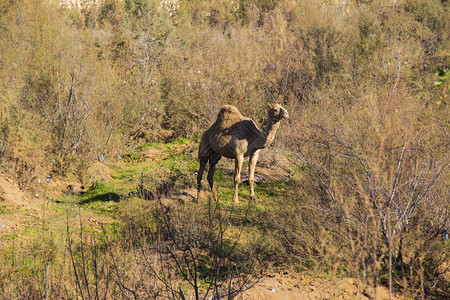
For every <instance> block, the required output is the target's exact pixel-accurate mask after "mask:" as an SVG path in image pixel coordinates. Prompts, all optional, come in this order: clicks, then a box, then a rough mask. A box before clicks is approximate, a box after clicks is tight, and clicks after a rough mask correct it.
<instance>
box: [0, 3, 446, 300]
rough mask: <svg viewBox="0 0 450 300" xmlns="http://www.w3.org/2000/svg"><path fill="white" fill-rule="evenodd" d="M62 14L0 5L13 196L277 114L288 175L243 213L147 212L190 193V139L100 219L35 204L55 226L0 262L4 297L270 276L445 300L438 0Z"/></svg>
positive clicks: (196, 293)
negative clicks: (230, 115) (299, 276)
mask: <svg viewBox="0 0 450 300" xmlns="http://www.w3.org/2000/svg"><path fill="white" fill-rule="evenodd" d="M58 2H59V1H51V0H29V1H27V0H5V1H1V2H0V163H1V171H2V173H8V174H9V176H11V177H12V178H13V179H14V180H15V181H16V182H17V183H18V184H20V186H21V187H22V188H23V189H27V190H30V191H33V193H35V192H39V193H45V190H44V191H43V190H41V189H42V188H41V185H39V184H38V178H42V177H43V176H44V177H45V176H50V175H51V176H52V177H53V178H79V180H82V179H83V178H84V177H85V174H86V172H87V170H88V169H89V167H90V166H91V165H92V162H93V161H94V160H101V159H102V158H106V159H107V161H108V160H109V161H111V160H113V158H116V157H117V156H118V155H120V156H121V157H127V159H128V160H129V161H130V163H134V164H135V165H137V164H138V162H141V161H142V160H145V158H143V157H142V156H141V154H139V153H134V152H135V151H136V150H135V149H137V148H136V147H139V146H142V145H143V144H145V143H151V142H157V141H160V142H161V141H163V142H167V143H169V142H172V141H174V140H177V139H179V138H180V137H183V138H186V137H188V138H189V139H193V138H195V137H198V136H199V135H200V134H201V133H202V131H203V130H205V129H206V128H207V127H208V125H209V124H210V123H211V122H212V121H213V120H214V119H215V117H216V114H217V112H218V110H219V108H220V106H222V105H223V104H232V105H235V106H237V107H238V108H239V110H240V111H241V112H242V114H244V115H248V116H251V117H252V118H254V119H255V120H257V121H258V122H259V124H261V123H262V121H263V120H264V118H265V114H266V107H267V103H271V102H274V101H277V102H278V103H280V104H282V105H283V106H284V107H286V108H287V110H288V111H289V114H290V119H289V121H287V122H286V124H284V125H283V126H282V128H281V130H280V132H279V133H278V135H277V138H276V141H275V142H274V145H272V147H275V148H276V149H277V151H278V152H281V151H282V152H283V153H285V154H286V157H287V159H289V161H290V163H291V165H292V167H291V169H290V170H289V172H290V174H291V176H290V179H289V180H283V181H277V182H276V183H267V184H266V185H263V186H262V187H260V188H259V189H260V190H259V191H257V194H258V195H261V199H260V200H259V204H257V205H255V206H252V205H249V206H248V207H247V206H246V205H243V206H241V207H233V206H232V205H231V204H230V203H229V202H227V201H223V203H225V204H223V205H222V204H215V205H212V204H211V203H208V204H207V203H203V204H201V205H193V204H191V203H190V202H189V201H187V202H186V204H185V205H172V204H171V205H169V204H167V203H165V202H164V201H162V200H155V201H153V200H149V199H148V198H158V197H159V195H161V194H164V193H167V192H168V191H172V190H177V189H178V190H182V189H187V188H192V187H194V183H193V178H194V176H193V175H192V173H193V167H192V166H193V164H194V165H195V163H194V162H195V154H196V153H195V152H196V149H195V147H197V143H196V142H195V143H194V142H193V140H190V142H189V143H188V144H189V145H190V146H189V147H187V148H186V149H188V150H189V151H188V150H183V151H182V153H176V160H175V162H174V164H172V162H170V165H169V162H168V165H165V166H161V165H158V168H164V167H165V171H164V172H166V173H164V174H162V173H161V174H162V175H161V174H160V173H157V174H159V175H155V176H153V177H152V176H147V177H146V176H145V174H144V171H143V170H141V169H139V171H137V169H136V172H137V173H138V174H143V175H142V176H141V177H140V178H137V177H136V176H135V177H133V179H132V180H134V181H133V182H132V183H131V184H132V185H133V186H134V187H136V186H138V187H140V188H138V192H139V191H140V192H143V191H145V193H143V194H142V193H141V194H139V195H137V196H135V197H130V196H129V194H128V191H126V192H124V190H123V189H126V188H124V187H122V188H119V191H117V190H114V188H111V190H105V191H104V192H102V196H103V197H106V196H108V197H109V198H108V199H106V198H102V199H101V200H102V201H109V200H114V201H116V200H117V201H118V199H120V200H121V201H120V204H121V206H119V208H117V207H114V216H113V219H114V221H111V220H109V221H108V222H105V223H104V224H103V225H101V226H100V225H98V226H95V225H93V224H90V223H89V224H85V222H84V221H83V220H84V219H83V218H84V217H82V213H81V208H82V207H85V206H83V205H86V203H87V202H89V201H91V200H89V199H91V198H85V200H82V201H78V202H77V201H72V202H71V204H70V205H69V204H67V205H66V204H64V205H62V204H61V203H60V202H61V201H62V202H65V201H68V200H67V197H66V198H64V199H63V200H58V201H55V199H53V200H51V201H50V202H48V203H50V204H49V207H52V209H53V210H54V211H59V212H56V213H55V214H56V215H58V214H59V216H60V218H59V219H58V220H60V221H61V220H64V222H60V223H58V224H59V225H60V226H59V227H58V228H55V226H54V225H52V224H51V220H50V221H48V220H46V219H45V218H43V219H42V224H41V225H40V226H39V228H38V229H36V230H37V231H38V233H36V234H35V235H33V239H32V240H31V241H30V242H29V244H27V246H26V247H23V248H20V249H18V248H17V247H15V246H14V245H15V244H14V243H13V245H11V246H10V247H9V248H7V249H6V250H5V251H2V253H1V254H0V297H2V298H3V297H4V298H5V299H6V298H8V299H12V298H24V299H32V298H33V299H34V298H35V299H41V298H45V299H48V298H53V299H61V298H67V299H73V298H81V299H91V298H94V299H100V298H101V299H108V298H133V297H134V298H157V297H168V298H180V299H183V298H184V297H188V296H192V297H197V298H207V297H211V296H212V297H213V298H220V297H233V296H235V295H237V294H239V293H240V292H242V291H243V290H244V289H245V288H246V287H248V286H249V285H251V282H254V280H255V278H258V276H259V275H260V274H262V273H263V272H264V271H265V270H267V269H270V270H273V269H278V268H279V269H289V270H290V271H292V272H304V271H307V272H310V273H311V274H314V276H332V277H334V276H338V277H339V276H341V277H352V278H355V279H356V280H358V281H359V282H364V283H365V284H368V285H370V286H374V287H377V286H379V285H385V286H387V287H388V288H389V289H390V290H393V291H396V292H397V293H402V294H403V295H404V296H405V297H406V298H411V299H415V298H418V299H425V298H436V299H439V298H443V299H448V297H450V294H449V291H450V279H449V278H450V275H449V273H450V244H449V241H448V231H449V230H450V201H449V199H450V195H449V191H450V186H449V182H450V177H449V164H450V157H449V155H450V152H449V151H448V149H449V148H450V138H449V120H450V116H449V103H448V102H449V99H448V96H447V95H448V93H449V88H450V85H449V81H448V80H449V79H448V77H449V72H448V69H449V51H450V20H449V18H448V16H449V14H450V12H449V5H448V1H446V0H401V1H388V0H384V1H383V0H381V1H370V0H368V1H362V0H361V1H359V0H350V1H327V0H316V1H287V0H280V1H275V0H241V1H236V0H235V1H227V0H217V1H201V0H190V1H183V0H179V1H177V0H171V1H170V0H164V1H158V0H104V1H96V2H94V4H92V2H91V1H79V3H80V5H76V6H72V5H60V4H59V3H58ZM435 72H437V74H436V75H435V74H434V73H435ZM162 147H163V146H161V147H160V148H158V149H163V148H162ZM167 147H169V148H168V149H171V148H170V146H167ZM183 149H184V148H183ZM130 153H131V154H130ZM127 154H128V155H127ZM172 154H173V153H172ZM172 154H170V155H172ZM167 156H169V154H168V155H167ZM136 158H137V159H136ZM262 161H264V158H263V159H262ZM195 166H196V165H195ZM195 166H194V168H195ZM116 169H119V170H120V171H121V172H125V171H123V170H122V169H121V167H116ZM139 172H140V173H139ZM257 172H258V171H257ZM148 173H151V172H148ZM123 174H125V173H123ZM127 174H128V173H127ZM155 174H156V173H155ZM134 175H136V174H134ZM219 175H220V174H219ZM124 176H125V175H124ZM157 176H160V177H159V178H158V177H157ZM161 178H162V179H161ZM227 180H228V179H227ZM227 180H223V181H222V183H221V184H223V185H224V188H223V192H224V194H226V193H227V192H228V191H229V190H231V188H228V187H227V186H226V184H225V182H227ZM100 181H102V180H100ZM219 182H220V178H219ZM102 184H105V183H103V182H100V183H99V184H97V185H94V186H93V188H92V190H93V191H95V190H96V189H97V190H98V189H99V187H104V185H102ZM107 186H108V185H107ZM124 186H125V185H124ZM120 189H122V190H120ZM150 190H151V191H150ZM273 191H275V192H273ZM149 195H151V196H152V197H149ZM132 196H134V195H132ZM140 198H144V199H146V198H147V200H142V199H140ZM224 198H225V196H224ZM1 199H2V198H1V196H0V200H1ZM86 199H88V200H86ZM96 199H97V198H96ZM244 199H245V195H244V197H243V200H244ZM83 201H86V202H83ZM151 201H153V202H151ZM257 201H258V200H257ZM69 202H70V201H69ZM75 202H76V203H79V205H78V204H74V203H75ZM83 203H84V204H83ZM0 204H1V202H0ZM80 207H81V208H80ZM47 209H48V207H47ZM43 211H45V210H44V209H43ZM6 212H7V209H3V208H2V210H0V214H3V213H6ZM55 218H56V217H55ZM56 219H57V218H56ZM10 238H12V239H13V240H14V238H15V237H14V236H12V237H10ZM14 241H15V240H14ZM372 296H373V295H372ZM374 297H376V294H375V295H374Z"/></svg>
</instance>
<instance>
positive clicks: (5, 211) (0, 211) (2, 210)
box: [0, 205, 12, 215]
mask: <svg viewBox="0 0 450 300" xmlns="http://www.w3.org/2000/svg"><path fill="white" fill-rule="evenodd" d="M10 214H12V211H11V208H9V207H8V206H7V205H0V215H10Z"/></svg>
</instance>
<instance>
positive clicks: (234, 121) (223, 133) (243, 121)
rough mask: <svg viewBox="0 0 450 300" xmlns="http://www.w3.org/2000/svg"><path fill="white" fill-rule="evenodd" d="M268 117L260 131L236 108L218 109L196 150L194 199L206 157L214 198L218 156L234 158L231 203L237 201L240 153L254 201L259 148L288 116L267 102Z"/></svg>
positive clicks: (272, 137) (273, 134)
mask: <svg viewBox="0 0 450 300" xmlns="http://www.w3.org/2000/svg"><path fill="white" fill-rule="evenodd" d="M267 116H268V120H267V125H266V127H265V129H264V131H261V130H260V129H259V128H258V126H256V124H255V122H254V121H253V120H252V119H250V118H246V117H244V116H242V115H241V114H240V113H239V111H238V109H237V108H236V107H234V106H231V105H225V106H223V107H222V108H221V109H220V112H219V114H218V116H217V120H216V122H215V123H214V124H213V125H212V126H211V127H210V128H209V129H208V130H206V131H205V132H204V133H203V135H202V138H201V141H200V147H199V151H198V159H199V162H200V167H199V171H198V175H197V199H196V201H198V199H199V196H200V190H201V188H202V178H203V172H204V171H205V168H206V164H207V163H208V161H209V171H208V176H207V179H208V183H209V186H210V188H211V192H212V194H213V197H214V200H215V201H217V195H216V192H215V189H214V180H213V176H214V172H215V170H216V164H217V163H218V162H219V160H220V159H221V158H222V156H224V157H226V158H230V159H234V160H235V168H234V176H233V177H234V194H233V203H234V204H239V197H238V186H239V182H240V180H241V169H242V163H243V161H244V157H248V156H249V157H250V158H249V178H248V179H249V180H248V181H249V185H250V198H251V200H252V201H255V191H254V183H255V167H256V162H257V160H258V156H259V152H260V150H261V149H263V148H267V147H269V146H270V144H271V143H272V141H273V139H274V137H275V133H276V131H277V129H278V127H279V126H280V121H281V120H282V119H287V118H288V117H289V114H288V112H287V111H286V109H284V108H283V107H282V106H281V105H279V104H272V105H269V111H268V113H267Z"/></svg>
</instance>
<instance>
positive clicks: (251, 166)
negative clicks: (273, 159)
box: [248, 150, 260, 202]
mask: <svg viewBox="0 0 450 300" xmlns="http://www.w3.org/2000/svg"><path fill="white" fill-rule="evenodd" d="M259 151H260V150H258V151H255V153H253V154H252V155H251V156H250V160H249V162H248V183H249V185H250V199H251V200H252V201H253V202H254V201H255V189H254V186H255V168H256V162H257V161H258V157H259Z"/></svg>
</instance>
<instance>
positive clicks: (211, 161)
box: [208, 152, 222, 201]
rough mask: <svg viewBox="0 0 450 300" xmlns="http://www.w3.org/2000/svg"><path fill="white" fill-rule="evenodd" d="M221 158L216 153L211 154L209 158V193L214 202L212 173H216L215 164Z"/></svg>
mask: <svg viewBox="0 0 450 300" xmlns="http://www.w3.org/2000/svg"><path fill="white" fill-rule="evenodd" d="M221 158H222V156H221V155H220V154H218V153H216V152H213V153H212V154H211V156H210V157H209V170H208V183H209V186H210V187H211V192H212V194H213V197H214V200H215V201H217V195H216V190H215V189H214V172H215V171H216V164H217V163H218V162H219V160H220V159H221Z"/></svg>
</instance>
